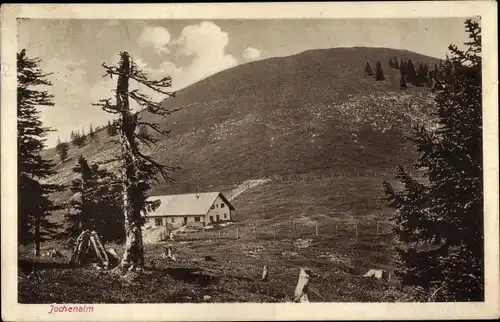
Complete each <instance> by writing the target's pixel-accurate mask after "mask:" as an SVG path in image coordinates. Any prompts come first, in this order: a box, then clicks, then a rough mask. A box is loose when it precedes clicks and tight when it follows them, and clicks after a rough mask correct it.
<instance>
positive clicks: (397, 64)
mask: <svg viewBox="0 0 500 322" xmlns="http://www.w3.org/2000/svg"><path fill="white" fill-rule="evenodd" d="M394 68H396V69H399V63H398V58H397V57H396V56H394Z"/></svg>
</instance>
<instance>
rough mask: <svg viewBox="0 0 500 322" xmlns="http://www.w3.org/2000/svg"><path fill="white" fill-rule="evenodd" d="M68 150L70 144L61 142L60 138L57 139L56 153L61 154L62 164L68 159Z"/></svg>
mask: <svg viewBox="0 0 500 322" xmlns="http://www.w3.org/2000/svg"><path fill="white" fill-rule="evenodd" d="M68 150H69V144H68V143H67V142H61V140H60V139H59V138H57V144H56V151H57V153H58V154H59V159H60V160H61V162H64V161H66V159H67V158H68Z"/></svg>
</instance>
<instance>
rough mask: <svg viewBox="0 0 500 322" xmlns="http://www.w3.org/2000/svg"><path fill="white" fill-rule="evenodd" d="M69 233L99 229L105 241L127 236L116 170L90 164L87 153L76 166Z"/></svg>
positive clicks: (71, 236)
mask: <svg viewBox="0 0 500 322" xmlns="http://www.w3.org/2000/svg"><path fill="white" fill-rule="evenodd" d="M73 172H75V173H76V174H77V175H78V176H77V178H76V179H74V180H73V181H72V183H71V188H70V190H71V192H73V197H72V199H71V200H70V202H69V205H70V211H69V212H68V213H67V214H66V215H65V217H66V220H67V225H66V236H67V237H70V238H72V239H75V238H76V237H78V235H80V233H81V232H82V231H83V230H86V229H88V230H95V231H96V232H97V233H98V235H99V236H100V237H101V239H102V240H103V241H105V242H106V241H114V242H121V241H123V239H124V237H125V230H124V229H123V210H122V208H121V203H120V200H119V198H120V197H121V191H120V187H119V185H117V184H116V178H115V177H114V176H113V174H112V173H110V172H108V171H106V170H103V169H99V168H98V165H97V164H89V162H88V161H87V159H85V158H84V157H83V156H80V157H79V158H78V162H77V164H76V166H75V167H74V168H73Z"/></svg>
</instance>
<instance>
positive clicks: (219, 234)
mask: <svg viewBox="0 0 500 322" xmlns="http://www.w3.org/2000/svg"><path fill="white" fill-rule="evenodd" d="M219 241H220V229H219Z"/></svg>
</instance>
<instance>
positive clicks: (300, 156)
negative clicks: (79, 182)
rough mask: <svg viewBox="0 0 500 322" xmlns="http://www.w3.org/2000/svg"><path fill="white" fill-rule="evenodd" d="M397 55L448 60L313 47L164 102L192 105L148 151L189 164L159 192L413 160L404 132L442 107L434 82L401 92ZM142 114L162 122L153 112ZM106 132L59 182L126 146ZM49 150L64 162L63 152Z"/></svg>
mask: <svg viewBox="0 0 500 322" xmlns="http://www.w3.org/2000/svg"><path fill="white" fill-rule="evenodd" d="M394 56H396V57H398V58H400V59H401V58H403V59H408V58H411V59H412V61H413V62H414V63H418V62H423V63H427V64H429V65H430V67H432V66H433V65H434V63H436V62H439V61H438V59H435V58H432V57H427V56H423V55H420V54H416V53H412V52H408V51H403V50H394V49H386V48H365V47H354V48H333V49H322V50H310V51H306V52H303V53H300V54H297V55H293V56H288V57H276V58H270V59H265V60H261V61H255V62H251V63H248V64H244V65H239V66H236V67H234V68H231V69H227V70H224V71H222V72H219V73H218V74H215V75H213V76H211V77H208V78H206V79H204V80H202V81H200V82H198V83H195V84H193V85H191V86H189V87H187V88H185V89H183V90H181V91H179V92H178V93H177V95H176V97H175V98H171V99H168V100H166V101H164V103H163V104H164V105H165V106H166V107H167V108H170V109H174V108H182V109H181V110H180V111H179V112H176V113H174V114H173V115H171V116H169V117H167V118H164V119H161V120H159V121H160V122H161V123H162V125H163V126H165V127H166V128H168V129H170V130H171V135H170V137H169V138H163V139H162V142H161V144H160V145H159V146H158V147H156V148H154V149H148V148H147V147H144V149H145V150H147V151H148V152H149V153H151V154H152V155H154V157H155V158H156V159H157V160H159V161H161V162H163V163H167V164H169V165H172V166H178V167H180V169H179V170H178V171H176V172H174V173H172V176H173V177H174V179H175V180H177V182H176V184H174V185H173V186H167V185H160V186H158V187H156V188H155V190H154V191H153V193H172V192H187V191H194V190H198V191H203V190H215V189H218V190H225V189H230V188H232V187H233V184H235V183H240V182H242V181H244V180H247V179H255V178H261V177H268V176H272V175H286V174H303V173H312V174H321V173H325V172H332V171H334V172H339V171H356V170H366V169H387V168H392V167H394V166H395V165H396V164H408V163H409V162H411V160H413V159H414V151H413V150H412V148H411V147H408V145H407V142H406V141H405V140H404V135H405V133H407V130H408V129H409V127H410V126H411V125H412V124H415V123H422V122H424V123H425V122H428V121H429V119H428V117H427V114H428V113H427V111H428V109H429V108H430V107H431V106H432V105H431V103H430V95H429V91H428V89H426V88H421V87H415V88H410V89H409V90H407V91H402V90H400V89H399V77H400V76H399V71H398V70H395V69H391V68H390V67H389V65H388V60H389V58H390V57H391V58H393V57H394ZM377 60H380V61H381V62H382V66H383V69H384V72H385V76H386V80H385V81H376V80H375V78H374V77H368V76H365V75H364V66H365V64H366V62H367V61H368V62H370V64H371V65H372V66H375V64H376V62H377ZM142 117H144V118H145V119H151V118H153V116H152V115H150V114H148V113H146V112H144V113H142ZM154 117H157V116H154ZM156 121H158V120H157V119H156ZM105 132H106V131H101V132H100V133H98V142H97V141H93V142H90V143H88V144H87V145H86V146H84V147H82V148H75V147H72V148H71V149H70V151H69V160H68V161H66V162H64V163H59V164H58V165H57V171H58V174H57V175H56V176H54V177H53V178H51V181H54V182H59V183H69V182H70V180H71V177H72V173H71V168H72V167H73V166H74V164H75V162H76V159H77V157H78V155H80V154H83V155H84V156H86V157H88V158H90V160H91V161H104V160H106V159H109V158H111V156H112V155H113V154H114V153H116V152H117V151H118V149H119V147H118V145H117V144H116V143H113V142H112V141H111V140H110V138H109V137H107V134H106V133H105ZM45 153H46V155H45V156H46V157H50V158H54V159H57V156H56V154H55V151H54V150H53V149H52V150H47V151H46V152H45ZM108 166H109V167H114V165H112V164H111V165H108ZM59 197H60V198H66V197H68V195H67V194H65V195H60V196H59Z"/></svg>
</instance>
